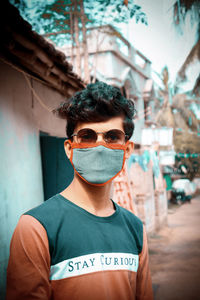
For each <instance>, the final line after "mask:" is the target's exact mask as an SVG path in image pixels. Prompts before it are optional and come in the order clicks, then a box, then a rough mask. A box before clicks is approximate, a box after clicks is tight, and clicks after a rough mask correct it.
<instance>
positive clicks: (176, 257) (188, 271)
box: [149, 196, 200, 300]
mask: <svg viewBox="0 0 200 300" xmlns="http://www.w3.org/2000/svg"><path fill="white" fill-rule="evenodd" d="M149 253H150V268H151V274H152V281H153V289H154V298H155V300H186V299H187V300H199V299H200V196H198V197H195V198H193V199H192V200H191V203H186V204H183V205H182V206H180V207H178V206H175V205H173V206H170V207H169V214H168V226H165V227H164V228H163V229H162V230H160V231H159V232H158V233H156V234H152V235H151V236H150V237H149Z"/></svg>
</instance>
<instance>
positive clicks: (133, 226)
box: [116, 204, 144, 252]
mask: <svg viewBox="0 0 200 300" xmlns="http://www.w3.org/2000/svg"><path fill="white" fill-rule="evenodd" d="M116 205H117V204H116ZM117 206H118V209H119V211H120V215H121V219H122V224H123V226H125V227H126V228H127V229H128V230H129V232H131V234H132V236H133V237H134V239H135V241H136V243H137V247H138V250H139V252H141V251H142V248H143V239H144V225H143V223H142V221H141V220H140V219H139V218H138V217H137V216H136V215H134V214H133V213H132V212H130V211H129V210H127V209H125V208H123V207H121V206H119V205H117Z"/></svg>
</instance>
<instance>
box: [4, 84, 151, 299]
mask: <svg viewBox="0 0 200 300" xmlns="http://www.w3.org/2000/svg"><path fill="white" fill-rule="evenodd" d="M57 112H58V114H59V115H60V116H61V117H63V118H66V119H67V127H66V130H67V136H68V139H67V140H66V141H65V145H64V147H65V152H66V155H67V157H68V158H69V159H70V161H71V163H72V165H73V167H74V171H75V174H74V179H73V181H72V183H71V184H70V185H69V186H68V187H67V188H66V189H65V190H64V191H63V192H61V193H60V194H57V195H55V196H54V197H52V198H51V199H49V200H47V201H46V202H44V203H43V204H42V205H40V206H38V207H36V208H34V209H32V210H30V211H28V212H27V213H25V214H24V215H23V216H22V217H21V218H20V220H19V223H18V225H17V227H16V230H15V232H14V235H13V238H12V241H11V249H10V259H9V264H8V275H7V277H8V279H7V300H11V299H12V300H15V299H20V300H24V299H27V300H31V299H40V300H46V299H54V300H63V299H65V300H67V299H69V300H134V299H140V300H151V299H152V298H153V297H152V286H151V278H150V272H149V265H148V249H147V238H146V233H145V230H144V227H143V225H142V222H141V221H140V220H139V219H138V218H137V217H136V216H134V215H133V214H132V213H131V212H129V211H127V210H125V209H124V208H122V207H119V206H118V205H117V204H116V203H114V202H113V201H112V199H111V185H112V180H113V178H114V177H116V176H117V175H118V174H119V172H120V171H121V170H122V168H123V166H124V162H125V160H126V159H127V158H128V157H129V155H130V154H131V153H132V150H133V143H132V142H131V141H129V139H130V137H131V135H132V133H133V129H134V125H133V121H132V119H133V116H134V112H135V109H134V104H133V102H132V101H130V100H128V99H126V98H124V97H123V96H122V95H121V93H120V91H119V89H117V88H114V87H112V86H109V85H106V84H105V83H103V82H98V83H95V84H90V85H88V86H87V88H86V89H84V90H82V91H81V92H78V93H76V94H75V96H74V97H72V98H71V99H70V100H69V101H67V102H65V103H64V104H63V105H62V106H61V107H60V108H58V109H57Z"/></svg>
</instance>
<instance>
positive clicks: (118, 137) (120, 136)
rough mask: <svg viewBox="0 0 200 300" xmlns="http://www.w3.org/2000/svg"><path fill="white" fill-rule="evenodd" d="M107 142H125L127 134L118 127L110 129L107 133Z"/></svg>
mask: <svg viewBox="0 0 200 300" xmlns="http://www.w3.org/2000/svg"><path fill="white" fill-rule="evenodd" d="M105 142H106V143H108V144H123V143H124V142H125V134H124V132H123V131H121V130H118V129H113V130H109V131H108V132H106V133H105Z"/></svg>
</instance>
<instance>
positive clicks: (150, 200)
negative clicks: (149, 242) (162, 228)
mask: <svg viewBox="0 0 200 300" xmlns="http://www.w3.org/2000/svg"><path fill="white" fill-rule="evenodd" d="M129 178H130V183H131V187H132V193H133V196H134V202H135V205H136V212H137V215H138V217H139V218H140V219H141V220H142V221H143V223H144V225H145V227H146V230H147V232H148V233H150V232H153V231H154V230H155V199H154V188H153V171H152V162H151V161H150V162H149V165H148V170H147V171H146V172H145V171H143V170H142V168H141V166H140V165H139V164H138V163H133V164H132V165H131V167H130V170H129Z"/></svg>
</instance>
